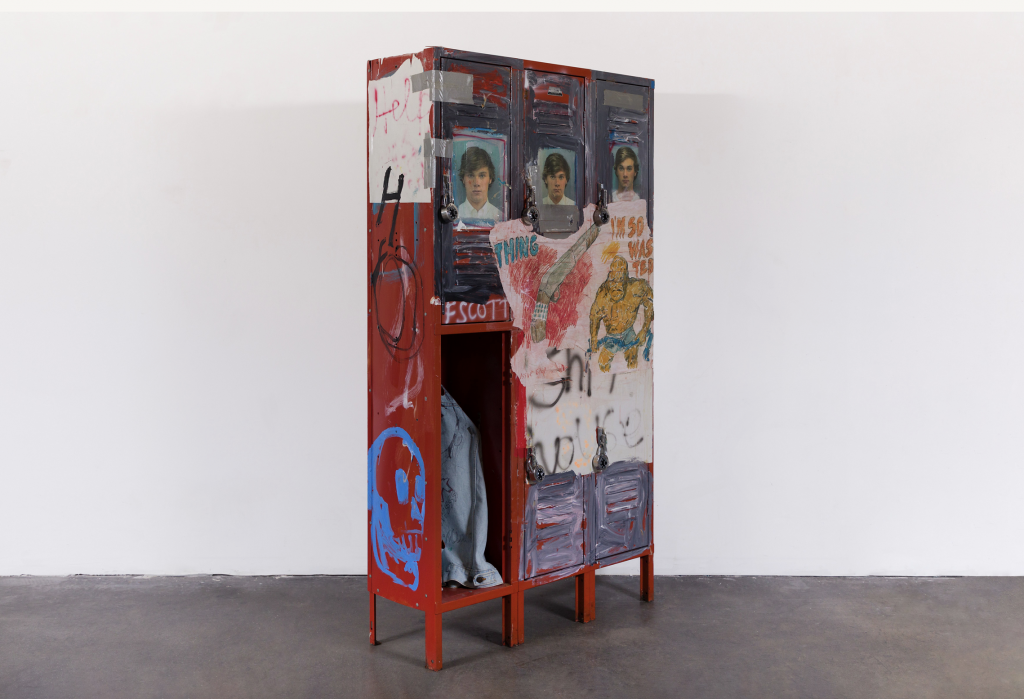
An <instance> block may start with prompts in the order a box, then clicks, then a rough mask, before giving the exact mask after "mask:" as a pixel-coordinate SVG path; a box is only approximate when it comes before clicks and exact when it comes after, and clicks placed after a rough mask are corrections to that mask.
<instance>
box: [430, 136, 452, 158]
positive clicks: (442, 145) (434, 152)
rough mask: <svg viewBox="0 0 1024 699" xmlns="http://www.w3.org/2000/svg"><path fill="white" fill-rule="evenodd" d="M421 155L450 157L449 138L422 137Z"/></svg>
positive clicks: (450, 142)
mask: <svg viewBox="0 0 1024 699" xmlns="http://www.w3.org/2000/svg"><path fill="white" fill-rule="evenodd" d="M423 157H425V158H427V157H434V158H450V157H452V141H451V139H447V140H446V139H443V138H431V137H430V136H424V137H423Z"/></svg>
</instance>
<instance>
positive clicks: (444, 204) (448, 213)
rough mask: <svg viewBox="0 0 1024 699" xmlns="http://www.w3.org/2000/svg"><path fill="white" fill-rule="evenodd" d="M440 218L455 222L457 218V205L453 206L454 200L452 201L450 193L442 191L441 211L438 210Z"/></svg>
mask: <svg viewBox="0 0 1024 699" xmlns="http://www.w3.org/2000/svg"><path fill="white" fill-rule="evenodd" d="M439 214H440V216H441V220H442V221H444V222H445V223H455V222H456V221H458V220H459V207H457V206H455V202H453V201H452V195H451V194H449V193H448V192H445V193H444V196H442V197H441V211H440V212H439Z"/></svg>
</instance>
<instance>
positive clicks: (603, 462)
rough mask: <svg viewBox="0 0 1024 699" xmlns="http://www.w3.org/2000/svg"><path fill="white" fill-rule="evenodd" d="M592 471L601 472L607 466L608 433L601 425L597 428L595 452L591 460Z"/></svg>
mask: <svg viewBox="0 0 1024 699" xmlns="http://www.w3.org/2000/svg"><path fill="white" fill-rule="evenodd" d="M592 464H593V466H594V473H601V471H604V470H605V469H606V468H608V435H607V434H605V432H604V428H603V427H598V428H597V453H596V454H594V460H593V462H592Z"/></svg>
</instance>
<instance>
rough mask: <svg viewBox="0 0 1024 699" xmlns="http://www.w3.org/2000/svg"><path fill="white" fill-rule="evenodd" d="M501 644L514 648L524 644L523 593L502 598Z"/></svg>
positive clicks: (514, 593) (515, 593)
mask: <svg viewBox="0 0 1024 699" xmlns="http://www.w3.org/2000/svg"><path fill="white" fill-rule="evenodd" d="M501 642H502V644H503V645H506V646H509V647H512V646H518V645H519V644H520V643H522V642H523V593H521V592H513V593H512V594H511V595H506V596H505V597H502V598H501Z"/></svg>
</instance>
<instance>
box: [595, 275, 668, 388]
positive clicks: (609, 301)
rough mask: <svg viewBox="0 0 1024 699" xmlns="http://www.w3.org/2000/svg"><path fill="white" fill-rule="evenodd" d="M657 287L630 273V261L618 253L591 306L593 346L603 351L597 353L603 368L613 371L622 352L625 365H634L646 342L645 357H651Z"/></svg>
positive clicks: (631, 367) (646, 358)
mask: <svg viewBox="0 0 1024 699" xmlns="http://www.w3.org/2000/svg"><path fill="white" fill-rule="evenodd" d="M641 306H643V309H644V323H643V325H642V326H641V328H640V332H639V333H637V332H636V331H635V330H633V326H634V325H635V324H636V316H637V314H638V313H639V312H640V307H641ZM602 321H604V327H605V336H604V337H602V338H601V339H600V340H598V339H597V333H598V331H599V330H600V329H601V322H602ZM652 322H654V291H652V290H651V285H650V284H648V283H647V282H645V281H644V280H643V279H637V278H635V277H630V276H629V263H628V262H626V259H625V258H624V257H622V256H621V255H616V256H615V257H614V259H612V263H611V265H610V266H609V268H608V278H607V279H605V281H604V283H603V284H601V286H600V287H598V289H597V295H596V296H595V297H594V304H593V305H592V306H591V307H590V350H591V351H592V352H593V351H598V350H600V353H599V354H598V357H597V363H598V366H599V367H601V371H605V372H607V371H610V370H611V368H612V359H614V358H615V355H616V354H618V353H619V352H623V353H624V354H625V357H626V366H628V367H629V368H630V369H635V368H636V365H637V361H638V359H639V355H640V346H641V345H643V346H644V359H645V360H647V361H650V359H651V344H652V342H653V340H654V331H653V330H652V329H651V323H652Z"/></svg>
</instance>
